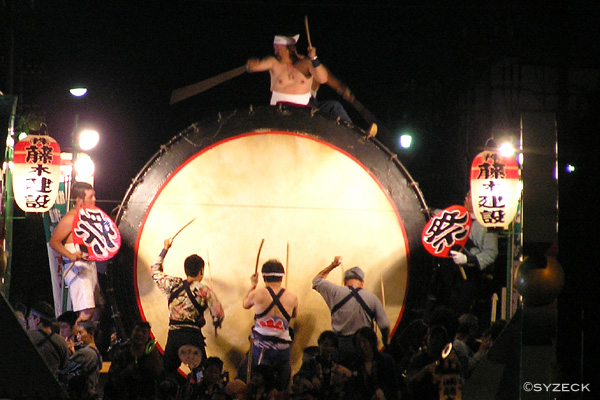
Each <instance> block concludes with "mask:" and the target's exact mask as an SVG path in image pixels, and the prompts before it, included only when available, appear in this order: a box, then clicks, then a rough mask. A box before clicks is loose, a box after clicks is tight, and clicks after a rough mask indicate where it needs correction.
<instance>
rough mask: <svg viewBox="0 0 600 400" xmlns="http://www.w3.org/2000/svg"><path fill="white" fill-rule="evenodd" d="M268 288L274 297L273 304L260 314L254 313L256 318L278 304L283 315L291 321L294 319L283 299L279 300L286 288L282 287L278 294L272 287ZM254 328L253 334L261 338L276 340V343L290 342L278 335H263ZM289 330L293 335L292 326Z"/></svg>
mask: <svg viewBox="0 0 600 400" xmlns="http://www.w3.org/2000/svg"><path fill="white" fill-rule="evenodd" d="M267 290H268V291H269V294H270V295H271V297H272V298H273V301H272V302H271V304H269V306H268V307H267V308H266V309H265V311H263V312H261V313H260V314H256V315H254V319H258V318H262V317H264V316H265V315H267V313H268V312H269V311H271V309H273V307H275V306H277V308H279V311H281V314H283V317H284V318H285V319H286V321H287V322H288V323H289V322H290V320H291V319H292V317H291V316H290V314H289V313H288V312H287V311H286V310H285V308H284V307H283V304H281V301H280V300H279V299H280V298H281V295H282V294H283V292H285V289H281V291H280V292H279V293H278V294H275V292H274V291H273V289H271V288H270V287H267ZM252 330H253V334H254V335H256V336H258V337H259V338H260V339H263V340H269V341H271V342H275V343H289V341H287V340H283V339H280V338H277V337H272V336H265V335H261V334H260V333H258V332H256V331H254V329H252ZM289 330H290V335H293V331H292V328H289ZM292 338H293V336H292Z"/></svg>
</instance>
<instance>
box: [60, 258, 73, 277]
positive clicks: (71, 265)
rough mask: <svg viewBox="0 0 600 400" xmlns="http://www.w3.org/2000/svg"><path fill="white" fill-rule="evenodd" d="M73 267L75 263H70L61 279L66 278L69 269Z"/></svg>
mask: <svg viewBox="0 0 600 400" xmlns="http://www.w3.org/2000/svg"><path fill="white" fill-rule="evenodd" d="M73 265H75V261H71V263H70V264H69V266H68V267H67V269H66V270H65V273H64V274H63V279H64V277H65V276H67V274H68V273H69V271H70V270H71V268H73Z"/></svg>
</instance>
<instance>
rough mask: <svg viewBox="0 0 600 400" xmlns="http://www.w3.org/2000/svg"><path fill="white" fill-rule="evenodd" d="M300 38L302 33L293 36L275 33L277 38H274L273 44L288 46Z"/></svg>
mask: <svg viewBox="0 0 600 400" xmlns="http://www.w3.org/2000/svg"><path fill="white" fill-rule="evenodd" d="M299 38H300V35H296V36H291V37H290V36H282V35H275V39H273V44H282V45H285V46H288V45H290V44H296V43H298V39H299Z"/></svg>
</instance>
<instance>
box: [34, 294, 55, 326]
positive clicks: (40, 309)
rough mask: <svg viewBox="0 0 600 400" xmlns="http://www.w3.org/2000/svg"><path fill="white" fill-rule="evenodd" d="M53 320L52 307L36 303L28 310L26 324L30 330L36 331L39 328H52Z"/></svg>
mask: <svg viewBox="0 0 600 400" xmlns="http://www.w3.org/2000/svg"><path fill="white" fill-rule="evenodd" d="M54 320H55V317H54V307H52V306H51V305H50V304H49V303H48V302H45V301H38V302H37V303H35V304H34V305H33V306H32V307H31V310H29V317H28V319H27V323H28V325H29V329H30V330H37V329H39V328H52V324H53V322H54Z"/></svg>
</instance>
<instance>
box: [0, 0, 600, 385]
mask: <svg viewBox="0 0 600 400" xmlns="http://www.w3.org/2000/svg"><path fill="white" fill-rule="evenodd" d="M450 4H451V5H450ZM0 7H1V8H0V12H1V13H0V16H1V19H0V32H1V34H2V41H1V42H0V46H1V47H0V57H2V59H1V61H2V65H1V69H0V78H1V80H0V90H1V91H3V92H4V93H6V94H14V95H18V96H19V103H18V112H19V113H20V114H27V113H37V114H40V115H42V116H43V117H44V119H45V121H46V123H47V125H48V128H49V133H50V135H52V136H53V137H54V138H56V139H57V140H58V142H59V143H60V144H61V146H62V147H63V148H65V149H68V147H69V146H70V134H71V130H72V129H73V123H74V120H75V115H79V118H80V121H81V124H82V125H83V124H86V123H90V124H93V125H95V126H96V128H97V130H98V131H100V132H101V142H100V144H99V146H98V147H97V148H96V149H94V150H93V151H92V152H91V155H92V157H93V158H94V160H95V162H96V167H97V172H96V185H95V186H96V191H97V197H98V199H99V202H98V205H99V206H100V207H102V208H104V209H105V210H106V211H107V212H110V211H111V210H113V209H114V208H115V207H116V206H117V205H118V204H119V202H120V201H121V199H122V198H123V196H124V194H125V192H126V190H127V187H128V186H129V185H130V183H131V181H132V179H133V178H134V176H135V175H136V174H137V173H138V172H139V171H140V170H141V168H142V167H143V166H144V164H145V163H146V161H147V160H148V159H149V158H150V157H151V156H152V154H154V153H155V152H156V151H158V149H159V146H160V145H161V144H163V143H165V142H167V141H168V140H169V139H170V138H171V137H173V136H174V135H176V134H177V133H178V132H180V131H181V130H183V129H184V128H186V127H187V126H189V125H190V124H191V123H193V122H196V121H200V120H202V119H204V118H206V117H208V116H212V115H214V114H216V113H217V112H219V111H228V110H232V109H236V108H246V107H248V106H249V105H250V104H254V105H263V104H267V103H268V101H269V98H270V93H269V91H268V85H269V77H268V74H266V73H262V74H253V75H250V74H244V75H242V76H240V77H237V78H235V79H233V80H231V81H229V82H226V83H224V84H222V85H220V86H218V87H215V88H213V89H211V90H210V91H207V92H205V93H203V94H200V95H198V96H195V97H193V98H190V99H188V100H185V101H183V102H181V103H178V104H175V105H173V106H170V105H169V98H170V94H171V91H172V90H173V89H175V88H178V87H181V86H185V85H188V84H191V83H195V82H198V81H200V80H203V79H206V78H209V77H212V76H214V75H217V74H219V73H222V72H225V71H228V70H230V69H233V68H235V67H238V66H240V65H243V64H244V63H245V62H246V60H247V59H248V58H249V57H262V56H265V55H267V54H271V53H272V38H273V35H274V34H279V33H280V34H287V33H289V34H295V33H300V34H301V39H300V42H299V45H298V48H299V49H300V51H301V52H305V49H306V47H307V42H306V35H305V31H304V16H308V19H309V24H310V33H311V39H312V44H313V45H314V46H315V47H316V48H317V53H318V54H319V58H320V59H321V60H322V61H323V63H324V64H325V65H327V66H328V68H329V69H330V70H331V71H332V72H333V73H334V74H335V75H336V76H338V77H339V78H340V79H342V80H343V81H344V82H346V83H347V84H348V85H349V86H350V88H351V89H352V90H353V92H354V93H355V95H356V98H357V99H358V100H359V101H360V102H361V103H362V104H363V105H364V106H365V107H366V108H367V109H369V110H370V111H371V112H372V113H373V114H375V115H376V116H377V117H378V118H379V119H380V120H381V121H382V123H383V124H384V126H382V128H381V129H380V133H379V134H378V139H380V140H381V141H382V142H383V143H384V144H385V145H386V146H387V147H389V148H390V149H392V151H394V152H398V155H399V158H400V160H401V161H402V162H403V163H404V164H405V165H406V166H407V168H408V170H409V172H410V173H411V174H412V175H413V177H414V179H415V180H416V181H417V182H419V186H420V188H421V190H422V191H423V193H424V195H425V199H426V200H427V202H428V205H429V206H430V207H440V208H444V207H446V206H448V205H450V204H456V203H458V204H460V203H462V199H463V196H464V193H465V191H466V189H467V186H468V181H467V173H468V171H467V168H468V166H469V164H470V160H471V158H472V156H473V155H474V152H476V151H477V150H478V149H480V148H481V147H482V146H483V145H484V144H485V141H486V139H488V138H489V137H491V135H492V131H491V126H490V127H488V128H487V129H482V130H481V131H477V132H469V133H468V134H467V133H465V132H464V131H463V125H461V122H460V121H461V118H463V117H464V115H461V111H460V110H463V109H464V108H465V105H468V104H469V102H470V101H471V97H470V95H471V94H472V93H473V91H474V90H475V89H474V88H476V87H477V86H478V85H484V86H485V85H486V84H489V83H488V79H489V74H490V70H491V68H492V67H493V66H494V65H496V64H497V63H499V62H500V61H502V60H505V59H507V58H513V59H516V60H518V62H520V63H521V64H524V65H538V66H548V67H564V68H567V69H586V70H595V71H598V69H599V68H600V46H598V43H599V39H600V6H598V4H597V2H594V1H590V2H586V1H570V2H566V1H565V2H563V1H543V2H542V1H538V2H523V1H490V2H480V1H458V2H452V3H449V2H442V1H406V2H392V1H343V2H342V1H324V2H318V4H317V2H310V1H305V2H297V3H293V4H291V3H289V2H277V1H260V2H251V1H164V2H159V1H112V0H109V1H85V0H84V1H71V0H64V1H3V2H1V3H0ZM11 66H12V67H11ZM76 83H80V84H83V85H85V86H87V87H88V89H89V92H88V95H87V96H86V97H84V98H81V99H74V98H72V97H71V96H70V95H69V93H68V89H69V87H70V86H72V85H74V84H76ZM571 89H573V88H567V90H571ZM575 89H577V90H580V91H581V92H583V93H584V95H583V96H581V97H580V98H579V100H578V101H581V104H580V106H579V107H576V110H577V112H570V111H569V112H567V111H566V108H559V109H558V110H557V127H558V148H559V160H558V161H559V166H561V167H562V166H564V165H566V163H572V164H574V165H576V167H577V170H576V172H575V173H573V174H566V173H564V172H562V171H563V169H561V170H560V171H561V172H560V174H559V197H560V213H559V243H560V257H561V258H560V260H561V264H562V265H563V268H564V269H565V273H566V283H565V289H564V291H563V294H562V295H561V297H560V299H559V310H560V314H559V316H560V321H559V325H560V331H559V344H558V349H559V353H560V355H559V361H560V362H561V365H562V366H563V369H564V370H568V371H569V373H572V374H575V375H574V376H578V375H577V374H578V371H579V369H580V368H581V363H580V361H581V359H583V358H584V357H589V358H588V359H589V360H590V364H591V360H596V358H595V357H596V355H597V353H595V352H593V351H594V350H595V349H597V344H596V343H595V341H594V340H593V339H592V335H590V333H592V332H595V327H596V324H597V321H598V319H597V310H598V308H599V307H600V304H599V302H598V296H597V295H596V293H597V287H598V276H599V274H598V267H599V265H598V264H599V263H598V257H597V256H595V253H596V251H595V248H596V247H597V244H596V243H597V240H598V235H597V231H598V228H597V227H598V222H599V221H598V215H599V214H600V213H599V212H598V211H597V209H595V208H594V207H595V206H596V204H597V203H598V199H599V196H598V187H599V182H598V176H600V171H599V168H598V157H597V153H598V151H599V150H600V144H599V143H598V142H599V139H598V138H599V136H600V132H599V128H600V121H599V111H598V110H599V109H600V95H599V87H598V82H597V81H595V80H591V81H590V82H589V83H588V84H587V85H585V86H584V87H581V88H575ZM575 89H573V90H575ZM319 96H320V97H321V98H336V95H335V93H333V92H332V91H330V90H328V88H323V89H322V90H321V91H320V92H319ZM488 106H489V105H488ZM346 108H347V109H348V110H349V111H350V112H351V113H352V116H353V117H354V118H355V122H356V123H357V125H359V126H361V124H363V123H364V122H363V121H362V120H361V119H360V117H359V116H358V115H357V114H356V113H355V112H353V111H352V110H351V109H350V107H349V106H348V105H347V104H346ZM570 110H572V108H571V109H570ZM403 130H409V131H411V132H412V133H413V134H414V136H415V142H416V143H415V147H414V149H412V150H411V151H408V152H407V151H404V150H401V149H400V148H399V147H398V146H397V144H396V143H397V142H396V139H397V134H398V133H399V132H401V131H403ZM19 217H23V218H24V219H19V220H16V221H15V234H14V237H15V239H14V240H15V248H14V254H13V257H14V258H13V274H14V283H13V287H12V289H11V292H12V293H11V300H13V301H23V302H24V303H26V304H28V305H29V304H31V303H32V302H33V301H34V300H35V299H37V298H40V297H49V296H50V295H49V292H47V293H44V291H45V290H49V289H48V288H49V287H50V285H49V276H48V273H47V264H44V262H45V261H44V257H45V256H46V255H45V254H46V253H45V246H44V242H43V235H42V234H41V232H42V230H41V229H42V228H41V220H40V219H39V218H38V217H37V216H35V215H27V216H24V215H21V216H19ZM582 332H583V333H585V334H587V336H586V339H585V344H586V346H585V351H584V350H582V349H583V348H582V346H581V343H582V342H583V341H584V340H583V339H582V338H581V335H582ZM583 352H585V353H586V355H585V356H584V355H582V353H583ZM580 378H581V377H580ZM572 381H573V380H572Z"/></svg>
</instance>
